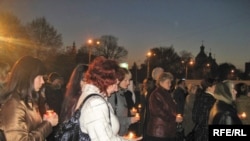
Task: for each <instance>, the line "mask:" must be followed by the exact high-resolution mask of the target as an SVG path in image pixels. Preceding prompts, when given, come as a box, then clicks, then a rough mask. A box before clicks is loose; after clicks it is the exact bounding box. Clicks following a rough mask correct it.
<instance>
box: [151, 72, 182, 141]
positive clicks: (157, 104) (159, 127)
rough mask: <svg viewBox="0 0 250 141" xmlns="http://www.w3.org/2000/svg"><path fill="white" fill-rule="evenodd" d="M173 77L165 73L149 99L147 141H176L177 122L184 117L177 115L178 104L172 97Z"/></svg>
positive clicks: (160, 77) (161, 75)
mask: <svg viewBox="0 0 250 141" xmlns="http://www.w3.org/2000/svg"><path fill="white" fill-rule="evenodd" d="M172 81H173V75H172V74H171V73H168V72H163V73H161V74H160V75H159V77H158V78H157V81H156V84H157V85H158V87H157V88H156V89H155V90H154V91H153V92H152V94H151V95H150V98H149V119H148V124H147V138H146V140H147V141H175V136H176V122H178V123H179V122H182V117H179V116H177V115H176V103H175V102H174V100H173V98H172V96H171V91H170V89H171V82H172Z"/></svg>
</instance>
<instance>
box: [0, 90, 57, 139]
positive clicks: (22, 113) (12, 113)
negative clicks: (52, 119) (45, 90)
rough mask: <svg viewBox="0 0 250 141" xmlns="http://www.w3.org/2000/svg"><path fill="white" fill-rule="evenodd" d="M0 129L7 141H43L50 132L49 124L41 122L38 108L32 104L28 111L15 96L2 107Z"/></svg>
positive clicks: (18, 97) (17, 96)
mask: <svg viewBox="0 0 250 141" xmlns="http://www.w3.org/2000/svg"><path fill="white" fill-rule="evenodd" d="M0 128H1V129H3V130H4V132H5V136H6V138H7V141H44V140H45V138H46V137H47V136H48V135H49V134H50V133H51V132H52V126H51V124H50V123H49V122H48V121H43V120H42V117H41V116H40V113H39V110H38V106H37V105H36V104H34V105H33V106H32V110H31V109H29V108H28V107H27V106H26V105H25V104H24V101H23V100H21V99H20V96H19V95H17V94H13V96H12V97H11V98H10V99H8V100H7V101H6V103H5V104H4V105H2V107H1V111H0Z"/></svg>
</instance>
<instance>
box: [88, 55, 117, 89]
mask: <svg viewBox="0 0 250 141" xmlns="http://www.w3.org/2000/svg"><path fill="white" fill-rule="evenodd" d="M118 69H119V64H118V63H117V62H116V61H115V60H111V59H106V58H105V57H103V56H98V57H96V58H95V59H94V60H93V62H92V63H91V64H89V67H88V70H87V72H86V74H85V79H86V82H87V83H89V84H93V85H95V86H97V87H98V88H99V89H100V92H101V93H102V92H104V93H105V94H107V88H108V86H110V85H113V84H116V83H117V71H118Z"/></svg>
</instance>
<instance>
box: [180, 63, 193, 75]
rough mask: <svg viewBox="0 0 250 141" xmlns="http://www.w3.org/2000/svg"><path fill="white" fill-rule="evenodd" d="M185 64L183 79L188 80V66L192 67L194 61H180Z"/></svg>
mask: <svg viewBox="0 0 250 141" xmlns="http://www.w3.org/2000/svg"><path fill="white" fill-rule="evenodd" d="M182 63H184V64H185V78H186V79H188V64H189V65H193V64H194V61H193V60H190V61H189V62H185V61H182Z"/></svg>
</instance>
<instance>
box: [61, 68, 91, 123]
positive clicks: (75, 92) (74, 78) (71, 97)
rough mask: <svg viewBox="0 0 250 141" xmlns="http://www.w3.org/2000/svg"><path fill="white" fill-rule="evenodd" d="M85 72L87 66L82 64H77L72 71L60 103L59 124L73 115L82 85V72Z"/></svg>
mask: <svg viewBox="0 0 250 141" xmlns="http://www.w3.org/2000/svg"><path fill="white" fill-rule="evenodd" d="M86 71H87V66H86V65H84V64H78V65H77V66H76V67H75V68H74V70H73V71H72V73H71V76H70V79H69V81H68V83H67V86H66V92H65V95H64V101H63V103H62V110H61V113H60V123H61V122H63V121H65V120H68V119H69V118H70V117H71V116H72V115H73V113H74V111H75V106H76V103H77V101H78V99H79V97H80V96H81V92H82V91H81V90H82V87H83V85H84V72H86Z"/></svg>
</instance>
